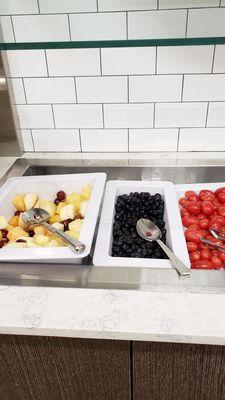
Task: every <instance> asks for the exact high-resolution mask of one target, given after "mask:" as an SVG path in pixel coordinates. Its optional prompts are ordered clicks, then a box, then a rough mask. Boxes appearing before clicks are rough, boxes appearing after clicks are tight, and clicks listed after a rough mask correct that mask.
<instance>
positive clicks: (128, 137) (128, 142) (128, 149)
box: [127, 128, 130, 153]
mask: <svg viewBox="0 0 225 400" xmlns="http://www.w3.org/2000/svg"><path fill="white" fill-rule="evenodd" d="M127 146H128V147H127V152H128V153H130V129H129V128H127Z"/></svg>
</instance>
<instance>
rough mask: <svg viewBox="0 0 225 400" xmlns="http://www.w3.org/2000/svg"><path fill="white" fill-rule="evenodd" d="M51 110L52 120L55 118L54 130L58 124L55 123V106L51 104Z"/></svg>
mask: <svg viewBox="0 0 225 400" xmlns="http://www.w3.org/2000/svg"><path fill="white" fill-rule="evenodd" d="M51 109H52V118H53V124H54V129H57V128H56V123H55V114H54V109H53V104H51ZM61 129H62V128H61Z"/></svg>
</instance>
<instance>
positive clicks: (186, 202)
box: [182, 200, 189, 208]
mask: <svg viewBox="0 0 225 400" xmlns="http://www.w3.org/2000/svg"><path fill="white" fill-rule="evenodd" d="M182 205H183V207H184V208H188V206H189V201H187V200H186V201H184V202H183V204H182Z"/></svg>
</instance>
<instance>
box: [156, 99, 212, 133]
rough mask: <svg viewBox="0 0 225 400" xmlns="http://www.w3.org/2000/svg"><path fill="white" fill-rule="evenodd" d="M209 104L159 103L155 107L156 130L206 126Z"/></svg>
mask: <svg viewBox="0 0 225 400" xmlns="http://www.w3.org/2000/svg"><path fill="white" fill-rule="evenodd" d="M206 112H207V103H159V104H156V105H155V126H156V128H176V127H177V128H180V127H191V126H193V127H195V126H196V127H198V126H205V122H206Z"/></svg>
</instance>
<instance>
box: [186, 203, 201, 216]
mask: <svg viewBox="0 0 225 400" xmlns="http://www.w3.org/2000/svg"><path fill="white" fill-rule="evenodd" d="M187 210H188V211H189V213H190V214H192V215H196V214H199V213H200V211H201V204H200V202H196V201H190V202H189V204H188V205H187Z"/></svg>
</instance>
